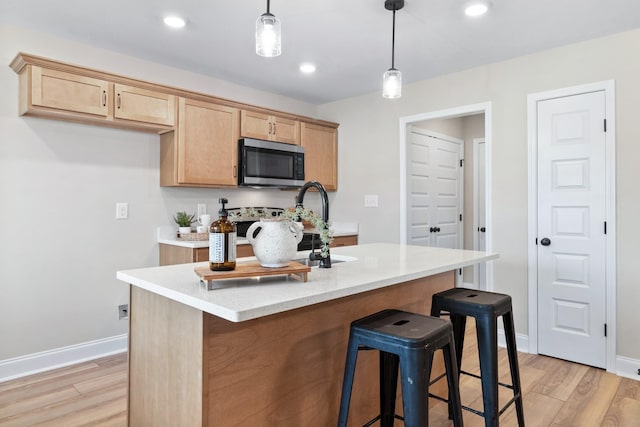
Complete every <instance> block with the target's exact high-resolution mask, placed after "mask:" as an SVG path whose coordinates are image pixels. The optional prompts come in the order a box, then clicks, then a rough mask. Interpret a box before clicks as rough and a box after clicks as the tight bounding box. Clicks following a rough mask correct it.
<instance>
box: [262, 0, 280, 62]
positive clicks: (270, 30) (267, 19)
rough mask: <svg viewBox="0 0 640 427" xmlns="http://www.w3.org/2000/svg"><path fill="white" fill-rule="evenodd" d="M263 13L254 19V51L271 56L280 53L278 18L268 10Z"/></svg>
mask: <svg viewBox="0 0 640 427" xmlns="http://www.w3.org/2000/svg"><path fill="white" fill-rule="evenodd" d="M269 3H270V1H269V0H267V12H266V13H263V14H262V15H261V16H260V17H259V18H258V20H257V21H256V53H257V54H258V55H260V56H266V57H273V56H278V55H280V54H281V53H282V47H281V42H280V20H279V19H278V18H276V17H275V15H272V14H271V12H270V11H269Z"/></svg>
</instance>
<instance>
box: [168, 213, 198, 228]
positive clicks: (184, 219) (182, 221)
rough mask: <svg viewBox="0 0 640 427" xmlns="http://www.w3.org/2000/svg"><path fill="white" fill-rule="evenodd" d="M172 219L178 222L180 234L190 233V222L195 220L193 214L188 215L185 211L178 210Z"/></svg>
mask: <svg viewBox="0 0 640 427" xmlns="http://www.w3.org/2000/svg"><path fill="white" fill-rule="evenodd" d="M173 220H174V221H175V222H176V224H178V232H179V233H180V234H188V233H191V224H192V223H193V222H195V220H196V217H195V215H193V214H191V215H189V214H188V213H186V212H184V211H183V212H178V213H176V216H174V217H173Z"/></svg>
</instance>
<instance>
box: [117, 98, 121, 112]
mask: <svg viewBox="0 0 640 427" xmlns="http://www.w3.org/2000/svg"><path fill="white" fill-rule="evenodd" d="M120 102H121V101H120V94H118V99H116V106H117V107H118V110H119V109H120Z"/></svg>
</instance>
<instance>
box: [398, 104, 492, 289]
mask: <svg viewBox="0 0 640 427" xmlns="http://www.w3.org/2000/svg"><path fill="white" fill-rule="evenodd" d="M491 108H492V107H491V102H482V103H478V104H470V105H463V106H459V107H453V108H448V109H445V110H438V111H432V112H429V113H421V114H415V115H411V116H404V117H400V119H399V128H400V129H399V131H400V138H399V141H400V147H399V148H400V243H401V244H406V243H407V147H408V144H407V128H408V127H409V126H410V125H412V124H413V123H417V122H422V121H424V120H433V119H453V118H456V117H464V116H472V115H475V114H484V138H485V141H486V142H485V144H486V147H485V149H486V151H485V158H486V161H485V168H486V169H485V170H486V173H485V189H486V194H485V198H486V200H485V219H486V224H487V230H493V228H492V215H491V210H492V203H491V180H492V174H491V159H492V156H491V147H492V145H491V141H492V138H493V136H492V129H491V123H492V114H491ZM462 200H463V204H462V206H463V207H464V197H463V199H462ZM463 228H464V227H463ZM463 232H464V231H463ZM485 239H486V252H491V249H492V248H493V238H492V236H491V233H487V235H486V236H485ZM485 283H486V286H487V290H492V289H493V261H489V262H487V268H486V281H485Z"/></svg>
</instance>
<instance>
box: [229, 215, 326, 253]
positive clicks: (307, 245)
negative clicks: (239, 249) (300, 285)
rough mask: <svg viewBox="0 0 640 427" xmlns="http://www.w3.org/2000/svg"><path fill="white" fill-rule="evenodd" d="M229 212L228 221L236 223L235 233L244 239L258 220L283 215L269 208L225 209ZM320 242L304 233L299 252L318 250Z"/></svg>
mask: <svg viewBox="0 0 640 427" xmlns="http://www.w3.org/2000/svg"><path fill="white" fill-rule="evenodd" d="M227 211H228V212H229V220H230V221H233V222H235V223H236V231H237V233H238V238H246V237H247V230H248V229H249V227H250V226H251V224H253V223H254V222H256V221H260V218H265V217H266V218H273V217H279V216H282V215H284V211H285V210H284V209H282V208H270V207H244V208H227ZM321 246H322V241H321V240H320V236H319V235H318V234H317V233H309V232H305V233H304V235H303V236H302V240H301V241H300V243H298V250H299V251H310V250H312V249H320V247H321Z"/></svg>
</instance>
